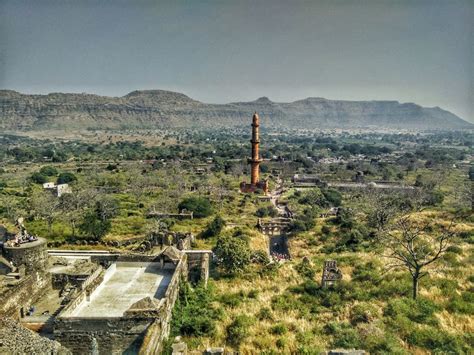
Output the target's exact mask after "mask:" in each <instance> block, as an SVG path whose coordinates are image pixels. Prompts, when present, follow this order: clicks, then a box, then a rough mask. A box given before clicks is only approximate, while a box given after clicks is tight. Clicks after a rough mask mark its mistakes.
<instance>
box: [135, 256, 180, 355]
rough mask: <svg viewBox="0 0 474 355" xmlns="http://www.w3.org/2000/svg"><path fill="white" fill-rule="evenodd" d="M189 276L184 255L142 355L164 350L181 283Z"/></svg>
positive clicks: (147, 334) (151, 328)
mask: <svg viewBox="0 0 474 355" xmlns="http://www.w3.org/2000/svg"><path fill="white" fill-rule="evenodd" d="M187 276H188V261H187V256H186V255H184V256H183V258H182V259H181V260H180V261H179V263H178V265H177V266H176V271H175V273H174V275H173V278H172V279H171V281H170V284H169V286H168V290H167V291H166V294H165V297H164V298H163V300H164V303H163V306H162V308H161V310H160V317H159V318H158V319H155V320H154V322H153V323H152V324H151V326H150V327H149V328H148V329H147V332H146V334H145V336H144V339H143V342H142V346H141V348H140V355H153V354H159V353H161V351H162V350H163V341H164V340H165V339H166V338H168V335H169V333H170V322H171V316H172V313H173V307H174V304H175V302H176V299H177V298H178V293H179V284H180V281H181V280H182V279H186V278H187Z"/></svg>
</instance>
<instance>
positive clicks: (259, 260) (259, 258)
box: [251, 250, 270, 265]
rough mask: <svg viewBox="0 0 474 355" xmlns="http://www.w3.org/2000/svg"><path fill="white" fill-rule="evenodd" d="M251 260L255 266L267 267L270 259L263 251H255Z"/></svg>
mask: <svg viewBox="0 0 474 355" xmlns="http://www.w3.org/2000/svg"><path fill="white" fill-rule="evenodd" d="M251 260H252V262H253V263H255V264H260V265H267V264H268V263H269V262H270V257H269V256H268V253H267V252H266V251H264V250H255V251H254V252H252V257H251Z"/></svg>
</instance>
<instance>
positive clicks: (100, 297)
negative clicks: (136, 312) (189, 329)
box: [65, 262, 174, 318]
mask: <svg viewBox="0 0 474 355" xmlns="http://www.w3.org/2000/svg"><path fill="white" fill-rule="evenodd" d="M111 268H112V269H110V270H108V271H107V273H106V276H105V278H104V282H102V284H100V285H99V286H98V287H97V289H95V290H94V292H93V293H92V294H91V296H90V301H84V302H82V303H81V304H80V305H79V306H77V307H76V308H75V309H74V310H73V311H72V312H71V314H69V315H65V316H71V317H80V318H90V317H121V316H123V314H124V312H125V311H126V310H127V309H128V308H130V306H131V305H132V304H134V303H135V302H137V301H139V300H141V299H142V298H145V297H151V298H156V299H160V298H162V297H163V296H164V294H165V292H166V289H167V287H168V284H169V282H170V280H171V277H172V276H173V272H174V270H169V269H164V270H162V269H160V264H159V263H132V262H129V263H128V262H127V263H117V264H115V266H114V265H112V266H111Z"/></svg>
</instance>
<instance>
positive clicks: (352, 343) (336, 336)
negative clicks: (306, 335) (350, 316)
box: [323, 322, 363, 349]
mask: <svg viewBox="0 0 474 355" xmlns="http://www.w3.org/2000/svg"><path fill="white" fill-rule="evenodd" d="M323 330H324V332H325V333H326V334H330V335H332V336H333V342H332V346H333V347H338V348H344V349H351V348H355V349H358V348H360V347H361V346H362V345H363V344H362V342H361V339H360V336H359V334H358V332H357V331H356V330H355V329H354V328H352V327H351V326H350V324H348V323H335V322H331V323H328V324H327V325H326V326H325V327H324V329H323Z"/></svg>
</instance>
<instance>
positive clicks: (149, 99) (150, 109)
mask: <svg viewBox="0 0 474 355" xmlns="http://www.w3.org/2000/svg"><path fill="white" fill-rule="evenodd" d="M255 111H257V112H259V114H260V115H261V117H262V121H263V124H264V125H265V126H267V127H275V128H278V127H289V128H294V127H298V128H310V129H312V128H393V129H399V128H400V129H463V128H473V127H474V125H473V124H471V123H468V122H466V121H464V120H462V119H460V118H459V117H457V116H456V115H454V114H452V113H450V112H448V111H445V110H443V109H441V108H439V107H435V108H425V107H421V106H419V105H416V104H414V103H403V104H402V103H399V102H398V101H341V100H327V99H323V98H307V99H304V100H299V101H294V102H290V103H278V102H273V101H271V100H269V99H268V98H266V97H262V98H260V99H258V100H256V101H252V102H234V103H229V104H223V105H216V104H206V103H202V102H199V101H196V100H193V99H191V98H189V97H188V96H186V95H184V94H180V93H175V92H170V91H163V90H145V91H133V92H131V93H129V94H127V95H125V96H123V97H106V96H98V95H91V94H63V93H52V94H48V95H24V94H21V93H18V92H16V91H10V90H0V129H4V130H48V129H56V128H61V129H63V128H69V129H85V128H162V127H169V128H173V127H212V126H216V127H234V126H242V125H248V122H249V119H250V117H251V115H252V114H253V112H255Z"/></svg>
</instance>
